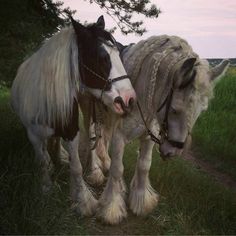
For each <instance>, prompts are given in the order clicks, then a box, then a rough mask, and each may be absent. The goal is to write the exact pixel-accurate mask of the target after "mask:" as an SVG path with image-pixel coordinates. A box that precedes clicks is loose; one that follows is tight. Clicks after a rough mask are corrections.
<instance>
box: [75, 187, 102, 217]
mask: <svg viewBox="0 0 236 236" xmlns="http://www.w3.org/2000/svg"><path fill="white" fill-rule="evenodd" d="M77 196H78V197H77V200H73V203H72V206H71V208H72V210H74V211H75V212H76V213H77V214H79V215H81V216H92V215H94V214H95V213H96V210H97V206H98V201H97V199H95V197H94V196H93V194H92V193H91V192H90V190H89V189H88V188H87V187H86V188H83V190H82V189H81V190H80V191H79V192H78V194H77Z"/></svg>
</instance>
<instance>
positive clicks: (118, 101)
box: [114, 96, 124, 105]
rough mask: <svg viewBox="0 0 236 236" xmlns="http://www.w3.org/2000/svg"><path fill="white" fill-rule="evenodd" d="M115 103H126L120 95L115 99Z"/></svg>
mask: <svg viewBox="0 0 236 236" xmlns="http://www.w3.org/2000/svg"><path fill="white" fill-rule="evenodd" d="M114 102H115V103H120V104H121V105H122V104H123V103H124V102H123V99H122V97H120V96H118V97H116V98H115V99H114Z"/></svg>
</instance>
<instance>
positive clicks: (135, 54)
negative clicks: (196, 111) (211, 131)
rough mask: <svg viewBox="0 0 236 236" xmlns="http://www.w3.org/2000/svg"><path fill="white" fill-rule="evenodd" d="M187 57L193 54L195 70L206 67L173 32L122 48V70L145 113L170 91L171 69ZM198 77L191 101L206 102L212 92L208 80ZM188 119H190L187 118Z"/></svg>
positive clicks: (173, 69) (180, 64)
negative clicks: (127, 76)
mask: <svg viewBox="0 0 236 236" xmlns="http://www.w3.org/2000/svg"><path fill="white" fill-rule="evenodd" d="M190 57H195V58H197V62H196V64H198V66H197V68H198V71H202V73H206V71H207V70H208V71H209V64H208V63H207V62H206V61H205V60H202V59H200V58H199V56H198V55H197V54H196V53H195V52H194V51H193V49H192V47H191V46H190V45H189V44H188V43H187V42H186V41H185V40H184V39H182V38H180V37H177V36H168V35H161V36H152V37H150V38H148V39H146V40H142V41H140V42H139V43H137V44H135V45H132V46H129V47H128V48H127V49H126V50H125V51H124V54H123V62H124V65H125V68H126V71H127V73H128V75H129V76H130V78H131V80H132V84H133V86H134V87H135V90H136V93H137V95H138V97H139V98H140V103H141V104H142V106H143V107H144V108H145V109H144V112H145V113H146V114H148V116H150V115H151V116H152V114H153V115H155V114H154V113H155V112H156V109H157V107H160V105H161V104H162V102H163V99H165V98H166V95H167V94H168V93H169V91H170V88H171V86H172V81H171V79H172V77H173V73H175V71H176V70H177V69H179V68H180V66H182V63H183V61H184V60H186V59H188V58H190ZM200 73H201V72H200ZM203 78H205V77H203ZM201 80H202V78H201V77H197V78H196V80H195V81H194V87H195V89H196V91H197V92H196V93H194V95H193V96H195V97H193V99H192V103H195V102H197V103H198V104H199V105H201V106H205V105H206V106H207V104H204V103H205V101H208V98H209V97H210V96H211V95H212V88H211V86H210V84H209V81H201ZM206 98H207V99H206ZM200 100H201V101H200ZM190 105H191V104H190ZM190 113H191V112H190ZM192 113H193V111H192ZM189 123H192V121H191V118H190V120H189Z"/></svg>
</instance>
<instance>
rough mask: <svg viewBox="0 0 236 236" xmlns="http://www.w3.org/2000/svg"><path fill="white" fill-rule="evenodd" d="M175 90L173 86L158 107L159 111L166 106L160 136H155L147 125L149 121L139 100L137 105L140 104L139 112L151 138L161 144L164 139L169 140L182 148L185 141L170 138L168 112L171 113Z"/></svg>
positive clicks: (173, 144)
mask: <svg viewBox="0 0 236 236" xmlns="http://www.w3.org/2000/svg"><path fill="white" fill-rule="evenodd" d="M173 92H174V90H173V88H171V89H170V92H169V94H168V95H167V96H166V98H165V100H164V101H163V103H162V104H161V105H160V107H159V108H158V109H157V113H159V112H160V111H161V110H162V109H163V107H164V106H165V107H166V109H165V114H164V119H163V121H162V123H161V125H160V131H159V136H160V138H158V137H157V136H155V135H154V134H153V132H152V131H151V130H150V129H149V128H148V125H147V123H146V121H145V119H144V115H143V112H142V109H141V106H140V104H139V102H138V101H137V106H138V110H139V113H140V115H141V118H142V121H143V123H144V126H145V128H146V131H147V133H148V135H149V136H150V138H151V140H152V141H153V142H155V143H156V144H159V145H160V144H163V142H164V140H167V141H168V142H169V143H170V144H171V145H172V146H173V147H177V148H181V149H182V148H183V147H184V143H183V142H178V141H174V140H171V139H169V138H168V114H169V110H170V105H171V101H172V97H173Z"/></svg>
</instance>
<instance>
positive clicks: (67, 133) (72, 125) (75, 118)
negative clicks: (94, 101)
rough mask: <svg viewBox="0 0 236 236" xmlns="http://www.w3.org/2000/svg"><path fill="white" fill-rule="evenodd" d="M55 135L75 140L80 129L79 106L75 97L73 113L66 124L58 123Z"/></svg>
mask: <svg viewBox="0 0 236 236" xmlns="http://www.w3.org/2000/svg"><path fill="white" fill-rule="evenodd" d="M54 129H55V136H59V137H62V138H63V139H64V140H73V139H74V137H75V136H76V134H77V132H78V130H79V106H78V103H77V101H76V99H74V102H73V108H72V114H71V116H70V118H69V120H68V122H67V123H66V124H62V123H61V122H58V123H57V124H56V127H55V128H54Z"/></svg>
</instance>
